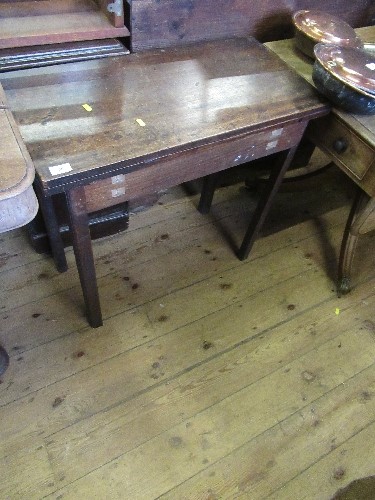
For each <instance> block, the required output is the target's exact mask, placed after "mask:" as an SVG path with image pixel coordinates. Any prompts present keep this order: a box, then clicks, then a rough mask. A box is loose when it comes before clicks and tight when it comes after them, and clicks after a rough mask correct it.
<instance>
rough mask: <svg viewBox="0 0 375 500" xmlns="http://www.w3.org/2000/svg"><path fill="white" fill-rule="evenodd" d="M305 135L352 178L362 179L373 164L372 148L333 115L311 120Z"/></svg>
mask: <svg viewBox="0 0 375 500" xmlns="http://www.w3.org/2000/svg"><path fill="white" fill-rule="evenodd" d="M307 136H308V137H309V138H310V139H311V140H312V141H313V142H314V144H316V145H317V146H318V147H319V148H321V149H322V150H323V151H324V152H325V153H327V154H328V155H329V156H330V157H331V158H332V159H333V161H334V162H335V163H336V164H337V165H338V166H339V167H340V168H342V169H343V170H344V171H346V172H347V173H349V174H352V176H354V179H357V180H359V181H360V180H362V179H363V178H364V176H365V175H366V173H367V172H368V170H369V168H370V167H371V165H373V164H374V150H373V148H372V147H371V146H370V145H369V144H368V143H366V142H365V141H363V140H362V139H361V138H360V137H358V136H357V135H356V134H355V132H354V131H353V130H352V129H351V128H349V127H347V126H346V125H345V124H344V123H342V122H341V121H339V120H338V119H337V118H336V117H335V116H333V115H331V116H328V117H324V118H320V119H317V120H314V121H312V122H311V123H310V125H309V127H308V129H307Z"/></svg>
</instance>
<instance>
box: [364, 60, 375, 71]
mask: <svg viewBox="0 0 375 500" xmlns="http://www.w3.org/2000/svg"><path fill="white" fill-rule="evenodd" d="M366 67H367V68H368V69H371V71H374V70H375V62H373V63H368V64H366Z"/></svg>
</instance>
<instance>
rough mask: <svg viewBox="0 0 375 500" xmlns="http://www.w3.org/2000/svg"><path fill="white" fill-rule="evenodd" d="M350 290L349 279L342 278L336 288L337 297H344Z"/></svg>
mask: <svg viewBox="0 0 375 500" xmlns="http://www.w3.org/2000/svg"><path fill="white" fill-rule="evenodd" d="M351 289H352V287H351V284H350V278H348V277H346V276H344V277H342V278H341V279H340V280H339V282H338V286H337V295H338V296H339V297H340V296H341V295H346V294H347V293H349V292H350V290H351Z"/></svg>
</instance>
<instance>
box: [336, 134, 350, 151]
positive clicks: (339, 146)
mask: <svg viewBox="0 0 375 500" xmlns="http://www.w3.org/2000/svg"><path fill="white" fill-rule="evenodd" d="M332 147H333V149H334V150H335V151H336V153H345V151H346V150H347V149H348V142H347V140H346V139H344V138H343V137H340V138H339V139H336V140H335V141H333V144H332Z"/></svg>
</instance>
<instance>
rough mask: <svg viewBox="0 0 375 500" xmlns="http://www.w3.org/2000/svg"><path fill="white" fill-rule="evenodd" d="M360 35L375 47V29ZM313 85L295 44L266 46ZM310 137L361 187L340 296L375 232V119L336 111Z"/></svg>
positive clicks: (347, 237) (346, 240)
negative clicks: (362, 244) (361, 243)
mask: <svg viewBox="0 0 375 500" xmlns="http://www.w3.org/2000/svg"><path fill="white" fill-rule="evenodd" d="M356 31H357V33H358V35H359V36H360V37H361V38H362V39H363V40H364V41H367V42H372V43H375V27H374V26H371V27H363V28H358V29H357V30H356ZM266 45H267V46H268V47H269V48H270V49H271V50H273V51H274V52H275V53H276V54H277V55H278V56H279V57H280V58H281V59H282V60H283V61H285V62H286V63H287V64H288V65H289V66H290V67H292V68H293V69H294V70H296V72H297V73H298V74H300V75H301V76H303V77H304V78H305V79H306V80H307V81H308V82H309V83H310V84H311V85H314V83H313V81H312V61H311V60H310V59H309V58H308V57H306V56H304V55H303V54H302V53H300V52H299V51H298V50H297V49H296V48H295V47H294V43H293V40H292V39H290V40H282V41H276V42H270V43H267V44H266ZM307 137H308V138H309V139H310V140H311V141H312V142H313V144H315V145H316V146H318V147H319V148H321V149H322V150H323V151H324V152H325V153H326V154H327V155H328V156H329V157H330V158H331V159H332V161H333V162H334V163H335V164H336V165H337V166H338V167H339V168H340V169H341V170H342V171H343V172H345V174H346V175H347V176H348V177H350V178H351V179H352V180H353V181H354V182H355V183H356V184H357V186H358V189H359V190H358V195H357V197H356V198H355V200H354V203H353V207H352V210H351V212H350V214H349V218H348V222H347V225H346V229H345V233H344V236H343V241H342V245H341V252H340V259H339V269H338V292H339V294H341V293H347V292H348V291H349V290H350V288H351V268H352V263H353V258H354V252H355V248H356V244H357V241H358V237H359V235H360V234H363V233H365V232H367V231H369V230H372V229H374V227H375V224H374V214H375V116H366V115H354V114H350V113H345V112H343V111H340V110H338V109H335V108H333V109H332V112H331V114H330V115H329V116H326V117H324V118H321V119H318V120H315V121H314V122H311V123H310V125H309V127H308V129H307Z"/></svg>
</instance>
